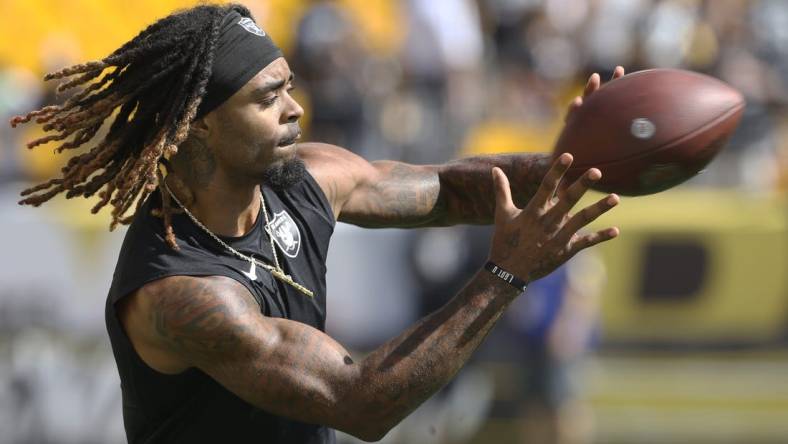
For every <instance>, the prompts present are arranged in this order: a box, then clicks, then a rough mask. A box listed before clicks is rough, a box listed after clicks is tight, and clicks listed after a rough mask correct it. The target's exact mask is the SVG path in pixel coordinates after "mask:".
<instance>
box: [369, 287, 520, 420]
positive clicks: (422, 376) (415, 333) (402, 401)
mask: <svg viewBox="0 0 788 444" xmlns="http://www.w3.org/2000/svg"><path fill="white" fill-rule="evenodd" d="M491 283H493V284H492V285H491ZM494 283H495V281H494V280H493V279H492V278H490V277H489V276H487V275H486V274H484V273H480V274H478V275H477V276H476V277H475V278H474V279H472V280H471V282H469V283H468V285H467V286H466V287H465V289H463V290H462V291H461V292H460V293H459V294H458V295H457V296H456V297H455V298H454V299H452V301H450V302H449V303H448V304H447V305H445V306H444V307H443V308H441V309H440V310H438V311H437V312H435V313H433V314H432V315H430V316H428V317H427V318H424V319H423V320H422V321H420V322H419V323H418V324H416V325H415V326H413V327H411V328H410V329H409V330H408V331H406V332H405V333H403V334H401V335H400V336H398V337H397V338H395V339H393V340H391V341H389V342H388V343H387V344H385V345H384V346H382V347H381V348H379V349H377V350H376V351H375V352H373V353H372V354H371V355H370V356H369V357H367V359H366V360H365V361H364V363H362V365H364V366H365V367H366V368H367V370H366V372H365V373H366V374H368V375H373V376H374V380H373V381H371V382H372V383H373V387H374V389H375V390H376V393H377V394H376V396H375V398H374V400H373V401H374V403H373V405H371V406H370V407H372V408H374V409H379V410H380V411H382V412H386V413H387V415H390V416H392V417H393V418H395V419H396V418H402V417H404V416H406V415H407V414H408V413H409V412H410V411H412V410H413V409H415V408H416V407H417V406H418V405H419V404H421V403H422V402H423V401H424V400H426V399H427V398H428V397H429V396H431V395H432V394H433V393H435V392H436V391H437V390H439V389H440V388H441V387H442V386H443V385H445V384H446V383H447V382H448V381H449V380H450V379H451V378H452V377H453V376H454V375H455V374H456V373H457V372H458V371H459V370H460V368H462V366H463V365H465V363H466V362H467V360H468V358H469V357H470V355H471V354H472V353H473V351H474V350H475V349H476V348H477V347H478V345H479V344H480V343H481V342H482V340H483V339H484V338H485V337H486V336H487V334H488V333H489V331H490V329H491V328H492V327H493V325H494V324H495V323H496V322H497V320H498V319H499V318H500V316H501V314H502V313H503V312H504V310H505V308H506V307H507V306H508V305H509V303H510V302H511V301H512V300H513V299H514V295H512V294H511V290H510V289H508V288H505V287H503V289H501V287H500V286H496V285H494Z"/></svg>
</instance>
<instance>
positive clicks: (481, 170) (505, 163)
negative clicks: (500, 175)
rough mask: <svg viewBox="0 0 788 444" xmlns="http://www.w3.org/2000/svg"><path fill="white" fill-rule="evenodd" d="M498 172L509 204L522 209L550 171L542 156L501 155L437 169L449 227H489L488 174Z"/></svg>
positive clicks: (492, 201)
mask: <svg viewBox="0 0 788 444" xmlns="http://www.w3.org/2000/svg"><path fill="white" fill-rule="evenodd" d="M494 166H497V167H499V168H501V169H502V170H503V171H504V173H506V176H507V177H508V178H509V182H510V184H511V187H512V200H513V201H514V203H515V205H517V206H518V207H521V208H522V207H524V206H525V205H526V204H527V203H528V201H529V200H530V199H531V197H533V195H534V193H536V190H537V189H538V188H539V184H540V183H541V181H542V178H543V177H544V175H545V174H546V173H547V170H548V169H549V167H550V157H549V155H546V154H502V155H497V156H480V157H470V158H466V159H459V160H456V161H453V162H449V163H447V164H446V165H444V166H442V167H441V171H440V181H441V199H443V200H444V201H445V202H443V203H442V205H443V206H444V207H445V208H446V211H447V214H446V215H445V217H446V219H448V220H449V221H450V223H468V224H489V223H491V222H492V220H493V216H494V214H495V192H494V189H493V181H492V174H491V170H492V168H493V167H494Z"/></svg>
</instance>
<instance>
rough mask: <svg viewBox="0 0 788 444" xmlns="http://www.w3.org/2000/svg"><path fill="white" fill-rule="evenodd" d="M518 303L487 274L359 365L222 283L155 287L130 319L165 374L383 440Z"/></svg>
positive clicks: (191, 281) (133, 307)
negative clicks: (197, 374)
mask: <svg viewBox="0 0 788 444" xmlns="http://www.w3.org/2000/svg"><path fill="white" fill-rule="evenodd" d="M516 295H517V291H516V290H515V289H513V288H511V287H509V286H508V285H507V284H505V283H503V282H502V281H500V280H497V279H494V277H493V276H491V275H490V274H489V273H487V272H484V273H480V274H479V275H477V276H476V277H475V278H474V279H473V280H472V281H471V282H470V283H469V284H468V286H467V287H466V288H465V289H464V290H463V291H462V292H460V293H459V294H458V295H457V296H456V297H455V298H454V299H453V300H452V301H451V302H450V303H449V304H447V305H446V306H445V307H443V308H442V309H441V310H439V311H437V312H435V313H434V314H433V315H431V316H429V317H427V318H425V319H423V320H421V321H420V322H418V323H417V324H415V325H414V326H413V327H412V328H410V329H409V330H407V331H405V332H404V333H402V334H401V335H400V336H398V337H397V338H395V339H393V340H391V341H389V342H388V343H386V344H384V345H383V346H381V347H380V348H378V349H377V350H375V351H374V352H372V353H371V354H370V355H368V356H367V357H366V358H365V359H364V360H363V361H361V362H358V363H356V362H354V361H353V360H352V358H351V357H350V355H349V353H348V352H347V351H346V350H345V349H344V348H343V347H342V346H341V345H340V344H338V343H337V342H336V341H334V340H333V339H331V338H330V337H329V336H327V335H326V334H324V333H322V332H321V331H319V330H316V329H314V328H312V327H310V326H308V325H305V324H302V323H300V322H295V321H290V320H287V319H279V318H270V317H265V316H263V315H262V314H261V313H260V308H259V306H258V305H257V304H256V302H255V301H254V299H253V298H252V296H251V295H250V294H249V292H248V290H246V288H245V287H243V286H242V285H241V284H239V283H237V282H235V281H234V280H232V279H229V278H224V277H218V276H217V277H207V278H206V277H188V276H175V277H169V278H165V279H162V280H159V281H156V282H154V283H152V284H148V285H146V286H145V287H143V288H142V289H141V290H139V291H138V292H137V293H136V294H135V295H133V296H132V297H133V299H132V300H131V301H130V302H129V303H128V304H127V306H125V307H124V308H125V310H124V315H123V316H122V319H124V326H125V328H126V330H127V331H128V332H129V336H130V337H131V338H132V342H133V343H134V345H135V349H136V350H137V351H138V353H139V354H140V356H141V357H142V358H143V359H144V360H145V361H146V362H148V363H149V365H151V366H152V367H153V368H156V369H157V370H169V371H170V372H173V371H176V372H177V371H178V370H181V371H182V370H184V369H186V368H189V367H198V368H200V369H201V370H202V371H204V372H205V373H206V374H208V375H209V376H211V377H212V378H214V379H215V380H216V381H218V382H219V383H220V384H222V385H223V386H224V387H225V388H227V389H228V390H230V391H231V392H233V393H235V394H236V395H238V396H239V397H241V398H242V399H244V400H245V401H247V402H249V403H250V404H252V405H254V406H256V407H258V408H260V409H264V410H266V411H268V412H271V413H274V414H277V415H281V416H285V417H289V418H292V419H296V420H299V421H303V422H308V423H314V424H324V425H327V426H329V427H332V428H336V429H339V430H342V431H344V432H347V433H350V434H352V435H354V436H357V437H359V438H361V439H365V440H378V439H380V438H382V437H383V435H385V433H386V432H387V431H388V430H389V429H390V428H391V427H393V426H394V425H396V424H397V423H398V422H399V421H401V420H402V418H404V417H405V416H407V415H408V413H410V412H411V411H412V410H414V409H415V408H416V407H417V406H418V405H419V404H421V403H422V402H423V401H424V400H426V399H427V398H428V397H429V396H430V395H432V394H433V393H434V392H436V391H437V390H438V389H439V388H440V387H442V386H443V385H444V384H446V383H447V382H448V381H449V379H451V378H452V376H454V374H455V373H456V372H457V371H458V370H459V369H460V368H461V367H462V366H463V365H464V364H465V362H466V361H467V359H468V357H469V356H470V354H471V352H472V351H473V350H474V349H475V348H476V347H477V346H478V345H479V343H480V342H481V340H482V339H483V338H484V336H485V335H486V334H487V332H488V331H489V329H490V327H492V325H493V324H495V322H496V320H497V319H498V317H499V316H500V315H501V313H502V312H503V310H504V308H505V307H506V306H507V305H508V304H509V303H510V302H511V301H512V300H513V299H514V298H515V297H516ZM157 355H158V356H160V357H159V358H158V359H159V360H158V361H157V360H156V359H157ZM162 357H163V358H162ZM164 360H167V361H168V362H167V363H166V364H165V363H163V361H164ZM157 362H158V363H159V364H158V365H157Z"/></svg>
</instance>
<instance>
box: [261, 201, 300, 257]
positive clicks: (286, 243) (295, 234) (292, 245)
mask: <svg viewBox="0 0 788 444" xmlns="http://www.w3.org/2000/svg"><path fill="white" fill-rule="evenodd" d="M265 229H266V231H267V232H268V234H269V235H270V236H272V237H273V238H274V242H276V245H278V246H279V249H281V250H282V252H283V253H284V254H285V255H287V256H288V257H293V258H294V257H296V256H298V252H299V251H300V250H301V232H300V231H298V226H297V225H296V224H295V222H294V221H293V219H292V218H291V217H290V215H289V214H287V212H285V211H284V210H282V211H280V212H278V213H276V214H274V218H273V220H271V222H270V223H269V224H268V226H267V227H266V228H265Z"/></svg>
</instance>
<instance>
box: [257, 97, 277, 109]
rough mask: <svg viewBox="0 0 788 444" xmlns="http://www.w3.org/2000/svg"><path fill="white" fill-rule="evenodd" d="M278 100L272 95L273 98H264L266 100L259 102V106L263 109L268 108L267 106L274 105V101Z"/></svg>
mask: <svg viewBox="0 0 788 444" xmlns="http://www.w3.org/2000/svg"><path fill="white" fill-rule="evenodd" d="M278 98H279V96H278V95H273V96H270V97H266V98H264V99H262V100H260V105H262V106H264V107H269V106H271V105H273V104H274V103H276V100H277V99H278Z"/></svg>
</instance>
